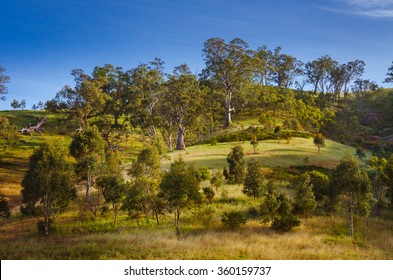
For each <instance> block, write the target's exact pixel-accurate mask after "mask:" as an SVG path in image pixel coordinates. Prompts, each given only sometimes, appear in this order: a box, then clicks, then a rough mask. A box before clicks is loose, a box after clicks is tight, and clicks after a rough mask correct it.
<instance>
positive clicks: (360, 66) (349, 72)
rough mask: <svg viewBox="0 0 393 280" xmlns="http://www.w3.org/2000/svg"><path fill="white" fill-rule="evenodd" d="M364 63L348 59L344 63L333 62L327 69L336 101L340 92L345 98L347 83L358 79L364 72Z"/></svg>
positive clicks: (334, 100)
mask: <svg viewBox="0 0 393 280" xmlns="http://www.w3.org/2000/svg"><path fill="white" fill-rule="evenodd" d="M364 68H365V63H364V62H363V61H361V60H355V61H350V62H348V63H346V64H339V63H338V62H335V63H333V65H332V67H331V68H330V69H329V81H330V84H331V86H332V90H333V95H334V97H333V98H334V99H333V102H338V100H339V98H340V94H341V92H344V97H345V98H346V97H347V95H348V91H349V84H350V83H351V82H352V81H354V80H358V79H359V78H360V77H361V76H362V74H363V73H364Z"/></svg>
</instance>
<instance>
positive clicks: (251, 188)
mask: <svg viewBox="0 0 393 280" xmlns="http://www.w3.org/2000/svg"><path fill="white" fill-rule="evenodd" d="M262 167H263V165H262V163H261V162H260V161H257V160H250V161H249V162H248V163H247V173H246V177H245V179H244V187H243V189H242V192H243V193H244V194H245V195H247V196H252V197H253V198H254V200H256V199H257V198H258V197H261V196H262V195H263V193H264V187H265V182H264V179H265V178H264V175H263V173H262Z"/></svg>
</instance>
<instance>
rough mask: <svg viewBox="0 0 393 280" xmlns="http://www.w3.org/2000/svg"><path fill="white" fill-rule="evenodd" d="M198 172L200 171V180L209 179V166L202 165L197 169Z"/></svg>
mask: <svg viewBox="0 0 393 280" xmlns="http://www.w3.org/2000/svg"><path fill="white" fill-rule="evenodd" d="M199 173H200V176H201V180H202V181H205V180H209V179H210V170H209V168H208V167H207V166H202V167H201V168H200V169H199Z"/></svg>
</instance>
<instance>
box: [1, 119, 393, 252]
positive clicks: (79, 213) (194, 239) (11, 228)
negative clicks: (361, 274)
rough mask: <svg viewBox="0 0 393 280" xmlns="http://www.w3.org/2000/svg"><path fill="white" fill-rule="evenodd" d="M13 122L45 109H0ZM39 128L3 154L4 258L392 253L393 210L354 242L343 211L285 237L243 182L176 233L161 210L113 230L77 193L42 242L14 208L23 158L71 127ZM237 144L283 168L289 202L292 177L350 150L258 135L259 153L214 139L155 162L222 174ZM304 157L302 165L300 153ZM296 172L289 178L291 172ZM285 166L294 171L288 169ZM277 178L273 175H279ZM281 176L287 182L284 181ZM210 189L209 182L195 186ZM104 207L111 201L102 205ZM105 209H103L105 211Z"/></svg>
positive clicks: (33, 221)
mask: <svg viewBox="0 0 393 280" xmlns="http://www.w3.org/2000/svg"><path fill="white" fill-rule="evenodd" d="M0 116H7V117H9V118H10V120H11V122H12V123H14V124H16V125H18V127H20V126H24V125H26V122H27V123H28V122H29V121H31V120H32V119H33V120H34V118H35V117H37V116H47V115H46V114H45V112H32V111H24V112H9V111H8V112H0ZM48 120H49V121H48V125H47V129H46V132H45V133H43V134H42V135H33V136H22V135H21V136H20V137H19V139H18V142H17V144H16V145H15V146H14V147H12V148H10V149H7V150H6V151H3V152H2V153H1V158H0V190H1V191H2V192H3V193H4V194H5V195H6V197H7V199H8V200H9V202H10V206H11V207H12V209H13V214H12V216H11V218H10V219H3V220H1V221H0V244H1V245H0V258H1V259H392V258H393V255H392V252H393V243H392V240H391V238H390V236H391V234H392V230H393V215H392V213H391V212H390V211H385V212H384V216H383V218H376V217H372V218H369V219H368V220H367V224H366V223H365V221H364V220H362V219H359V220H357V221H356V227H357V232H356V235H355V237H354V238H351V237H350V236H348V225H347V219H346V216H345V215H344V214H343V213H341V214H339V215H335V216H324V214H323V213H322V214H319V215H315V216H312V217H309V218H308V219H304V218H302V219H301V220H302V222H301V225H300V226H299V227H296V228H294V229H293V230H292V231H290V232H287V233H280V232H277V231H275V230H273V229H272V228H271V227H270V226H269V223H262V222H261V220H260V218H259V217H258V214H257V213H258V212H259V208H260V203H261V202H260V201H254V200H252V199H250V198H249V197H247V196H246V195H245V194H244V193H243V192H242V185H232V184H227V183H225V184H224V185H223V186H221V187H220V188H219V189H218V192H217V193H216V194H215V197H214V199H213V201H212V203H211V204H208V203H205V204H203V205H202V206H198V207H196V206H195V207H190V208H187V209H185V210H184V212H183V214H182V235H181V238H177V237H176V236H175V234H174V228H173V215H172V213H168V212H167V213H165V214H163V215H161V216H160V225H159V226H158V225H156V224H155V220H154V219H153V217H150V216H149V217H148V218H145V217H143V218H141V219H140V220H139V221H137V220H135V218H133V217H130V216H129V215H128V214H127V212H126V211H121V212H120V214H119V217H118V222H117V224H116V226H114V225H113V213H112V211H106V212H105V211H103V212H100V213H99V214H97V216H94V215H92V214H91V213H90V212H83V210H82V209H83V208H84V204H85V202H84V199H83V197H79V198H78V199H77V200H75V201H73V202H72V203H71V205H70V208H69V209H68V210H67V211H66V212H64V213H62V214H59V215H57V216H56V221H55V224H54V229H53V232H51V234H50V236H49V237H47V238H43V237H41V236H39V235H38V234H37V222H38V221H39V220H40V218H37V217H26V216H22V215H21V214H20V213H19V205H20V202H21V195H20V190H21V186H20V183H21V180H22V178H23V176H24V174H25V172H26V171H27V169H28V158H29V156H30V155H31V154H32V152H33V150H34V148H35V147H38V146H40V145H41V144H42V143H43V142H44V141H45V140H48V139H55V140H56V141H58V142H62V143H63V145H69V143H70V140H71V136H72V134H73V131H74V129H73V127H72V126H70V127H67V129H66V130H64V127H62V126H59V125H58V124H59V123H61V118H60V117H58V116H56V115H50V116H49V117H48ZM237 121H238V122H241V124H242V125H243V126H244V127H245V128H247V127H248V126H249V124H253V125H256V122H255V118H253V119H251V118H250V119H249V121H248V120H247V117H246V116H240V118H239V120H236V117H235V118H234V122H235V123H236V122H237ZM138 139H140V138H139V137H138V136H137V134H135V135H131V136H130V137H129V138H128V140H127V141H125V142H124V143H123V144H122V146H121V152H122V154H123V164H124V168H125V169H127V168H128V166H129V164H130V161H131V160H132V159H135V158H136V155H137V154H138V153H139V151H140V150H141V147H142V143H141V142H140V140H138ZM235 145H241V146H242V147H243V148H244V150H245V154H246V161H249V160H250V159H258V160H260V161H261V162H262V163H263V165H264V167H265V173H266V174H275V173H277V172H278V171H277V170H280V174H281V175H280V176H279V179H280V180H281V181H277V183H278V184H281V185H280V187H279V188H280V190H281V191H283V192H285V193H286V194H288V195H289V197H291V198H292V199H293V198H294V196H295V188H294V186H293V185H292V183H293V182H295V181H294V180H293V179H296V176H295V175H296V174H298V173H299V174H301V172H303V171H302V170H303V169H306V170H307V168H308V167H309V168H319V169H320V170H326V172H327V173H329V169H332V168H334V167H335V166H336V165H337V164H338V162H339V161H340V159H341V158H342V157H343V156H344V155H345V154H346V153H349V154H351V155H354V153H355V150H354V148H352V147H349V146H346V145H343V144H340V143H337V142H334V141H330V140H327V141H326V146H325V147H323V148H321V151H320V153H318V150H317V148H316V147H315V145H314V144H313V141H312V138H308V139H307V138H293V139H291V140H290V141H289V143H287V142H286V141H285V140H281V141H280V142H278V141H277V140H265V141H259V144H258V146H257V150H256V153H254V151H253V147H252V146H251V145H250V142H249V141H244V142H230V143H213V144H204V145H194V146H190V147H187V149H186V150H185V151H175V152H170V153H168V154H167V155H166V156H164V157H163V159H162V162H161V168H162V169H163V170H167V169H169V165H170V163H171V162H173V161H174V160H175V159H177V158H179V157H182V158H183V159H184V160H185V161H186V162H195V163H197V165H198V166H199V167H208V168H209V169H210V171H211V170H214V169H219V170H222V168H223V167H224V166H227V162H226V157H227V155H228V153H229V152H230V150H231V148H232V147H233V146H235ZM305 158H308V160H307V161H305V160H304V159H305ZM293 168H295V169H296V168H297V171H296V173H295V175H293V174H292V171H291V170H290V169H293ZM287 172H290V173H291V174H292V175H289V173H288V174H287ZM277 174H278V173H277ZM283 180H289V181H288V182H289V183H285V182H284V181H283ZM201 186H202V187H207V186H210V183H209V180H205V181H203V182H202V184H201ZM107 207H110V205H108V206H107ZM109 209H110V208H109ZM234 209H236V210H239V211H241V212H242V213H243V214H244V215H245V216H246V217H247V223H246V225H245V226H243V227H241V228H239V229H235V230H231V229H228V228H226V227H223V226H222V223H221V216H222V214H223V213H224V212H226V211H231V210H234Z"/></svg>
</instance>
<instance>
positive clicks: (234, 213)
mask: <svg viewBox="0 0 393 280" xmlns="http://www.w3.org/2000/svg"><path fill="white" fill-rule="evenodd" d="M246 221H247V219H246V217H245V216H244V215H243V213H242V212H241V211H238V210H231V211H229V212H224V213H223V214H222V216H221V222H222V223H223V224H224V225H225V226H226V227H228V228H230V229H235V228H239V227H240V226H241V225H244V224H245V223H246Z"/></svg>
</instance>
